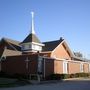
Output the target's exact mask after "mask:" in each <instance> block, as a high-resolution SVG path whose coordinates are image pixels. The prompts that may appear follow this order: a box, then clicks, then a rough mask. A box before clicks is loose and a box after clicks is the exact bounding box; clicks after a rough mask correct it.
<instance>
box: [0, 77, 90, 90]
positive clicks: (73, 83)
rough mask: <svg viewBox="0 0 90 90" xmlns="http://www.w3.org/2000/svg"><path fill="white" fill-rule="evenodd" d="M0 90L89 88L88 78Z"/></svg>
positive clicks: (85, 89)
mask: <svg viewBox="0 0 90 90" xmlns="http://www.w3.org/2000/svg"><path fill="white" fill-rule="evenodd" d="M0 90H90V80H87V79H84V80H66V81H62V82H58V83H52V84H40V85H27V86H22V87H14V88H0Z"/></svg>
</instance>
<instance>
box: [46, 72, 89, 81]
mask: <svg viewBox="0 0 90 90" xmlns="http://www.w3.org/2000/svg"><path fill="white" fill-rule="evenodd" d="M89 76H90V73H75V74H51V75H50V76H47V77H46V80H62V79H67V78H79V77H89Z"/></svg>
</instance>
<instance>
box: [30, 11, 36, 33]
mask: <svg viewBox="0 0 90 90" xmlns="http://www.w3.org/2000/svg"><path fill="white" fill-rule="evenodd" d="M31 16H32V22H31V34H35V30H34V12H31Z"/></svg>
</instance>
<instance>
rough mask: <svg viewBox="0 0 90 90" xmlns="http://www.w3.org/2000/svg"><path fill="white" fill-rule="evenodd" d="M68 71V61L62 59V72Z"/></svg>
mask: <svg viewBox="0 0 90 90" xmlns="http://www.w3.org/2000/svg"><path fill="white" fill-rule="evenodd" d="M67 73H68V62H67V61H66V60H64V61H63V74H67Z"/></svg>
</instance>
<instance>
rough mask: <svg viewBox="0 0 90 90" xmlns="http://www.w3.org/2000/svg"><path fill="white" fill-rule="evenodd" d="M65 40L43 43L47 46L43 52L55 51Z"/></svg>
mask: <svg viewBox="0 0 90 90" xmlns="http://www.w3.org/2000/svg"><path fill="white" fill-rule="evenodd" d="M63 40H64V39H60V40H55V41H49V42H43V44H45V46H44V47H43V51H53V50H54V49H55V48H56V47H57V46H58V45H59V44H60V43H61V42H62V41H63Z"/></svg>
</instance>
